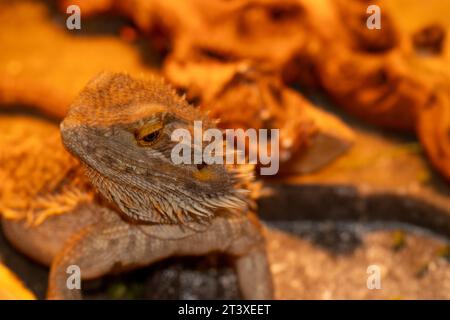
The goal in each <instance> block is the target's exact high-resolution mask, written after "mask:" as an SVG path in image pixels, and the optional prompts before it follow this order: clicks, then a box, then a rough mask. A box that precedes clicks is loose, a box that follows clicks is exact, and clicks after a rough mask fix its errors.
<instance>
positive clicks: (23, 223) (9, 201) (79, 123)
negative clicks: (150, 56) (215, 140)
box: [0, 73, 273, 299]
mask: <svg viewBox="0 0 450 320" xmlns="http://www.w3.org/2000/svg"><path fill="white" fill-rule="evenodd" d="M196 120H201V121H202V122H203V126H204V127H205V128H212V127H214V122H213V121H212V120H210V119H208V118H207V117H206V116H205V115H203V114H202V113H201V112H200V111H199V110H198V109H197V108H194V107H193V106H191V105H189V103H188V102H186V101H185V100H184V99H183V98H182V97H180V96H178V95H177V94H176V92H175V91H174V90H173V89H171V88H170V87H169V86H167V85H166V84H165V83H164V82H163V81H162V80H160V79H157V78H153V79H135V78H132V77H130V76H128V75H125V74H113V73H102V74H100V75H98V76H97V77H96V78H94V79H93V80H91V81H90V82H89V83H88V85H87V86H86V87H85V88H84V89H83V91H82V92H81V93H80V95H79V96H78V98H76V99H75V101H74V102H73V103H72V105H71V106H70V109H69V112H68V114H67V116H66V117H65V118H64V120H63V121H62V123H61V125H60V134H59V132H58V130H57V128H54V127H52V126H50V125H45V124H40V125H39V126H33V125H29V124H27V123H26V121H25V123H19V122H17V124H16V125H15V124H14V121H10V120H9V122H8V123H9V128H8V127H7V126H5V135H4V136H3V138H2V141H1V143H2V145H1V148H2V150H3V152H2V153H1V156H0V164H1V166H0V168H1V170H0V175H1V178H2V181H3V182H2V183H3V185H2V187H1V190H2V194H1V196H0V200H1V202H0V212H2V214H3V215H4V217H5V218H4V219H2V226H3V230H4V233H5V236H6V237H7V239H8V240H9V241H10V242H11V243H12V244H13V245H14V246H15V247H17V248H18V249H19V250H21V251H22V252H24V253H25V254H27V255H28V256H30V257H32V258H34V259H35V260H37V261H40V262H42V263H44V264H47V265H50V276H49V283H48V292H47V297H48V298H49V299H79V298H81V290H80V289H69V287H68V285H67V279H68V277H69V274H68V268H69V267H70V266H77V267H79V270H80V271H81V278H82V279H92V278H97V277H101V276H103V275H105V274H108V273H109V272H111V271H113V270H114V271H115V270H128V269H131V268H136V267H141V266H146V265H149V264H151V263H153V262H155V261H158V260H161V259H164V258H167V257H170V256H183V255H204V254H207V253H209V252H221V253H224V254H227V255H231V256H232V257H234V259H235V266H236V272H237V277H238V281H239V286H240V290H241V293H242V297H243V298H245V299H270V298H272V294H273V289H272V281H271V274H270V270H269V263H268V260H267V256H266V252H265V245H264V237H263V235H262V226H261V225H260V224H259V222H258V219H257V217H256V215H255V214H254V213H253V212H254V203H253V201H252V194H253V193H252V191H251V190H252V189H253V190H254V189H255V188H253V187H252V185H254V182H252V177H251V176H252V170H251V168H249V166H245V165H239V166H237V165H222V164H212V165H206V164H201V165H196V164H181V165H176V164H174V163H173V162H172V161H171V156H170V154H171V150H172V148H173V146H174V145H175V144H176V142H174V141H172V140H171V133H172V132H173V130H175V129H177V128H184V129H186V130H189V131H192V130H193V123H194V121H196ZM28 121H31V120H28ZM2 125H3V124H2ZM2 128H3V127H2ZM67 151H68V152H67Z"/></svg>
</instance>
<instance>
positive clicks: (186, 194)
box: [61, 73, 251, 224]
mask: <svg viewBox="0 0 450 320" xmlns="http://www.w3.org/2000/svg"><path fill="white" fill-rule="evenodd" d="M194 121H202V124H203V127H204V128H212V127H213V123H212V122H211V121H210V120H209V119H207V117H205V116H204V115H203V114H202V113H200V111H199V110H198V109H197V108H194V107H193V106H191V105H189V104H188V103H187V102H186V101H185V100H184V98H182V97H179V96H178V95H177V94H176V93H175V91H174V90H173V89H172V88H170V87H169V86H168V85H166V84H165V83H164V82H163V81H162V80H160V79H156V78H151V79H146V80H143V79H134V78H131V77H129V76H128V75H124V74H112V73H102V74H100V75H99V76H97V77H96V78H94V79H93V80H91V81H90V82H89V83H88V85H87V86H86V87H85V89H83V90H82V92H81V93H80V95H79V96H78V98H77V99H76V100H75V101H74V102H73V104H72V105H71V107H70V110H69V113H68V115H67V117H66V118H65V119H64V121H63V122H62V123H61V136H62V140H63V143H64V145H65V147H66V148H67V149H68V150H69V152H71V153H72V154H73V155H74V156H75V157H77V158H78V159H79V160H80V162H81V164H82V165H83V166H84V167H85V169H86V174H87V176H88V178H89V180H90V181H91V183H92V184H93V186H94V187H95V188H96V189H97V191H98V192H99V193H100V194H101V195H102V196H103V197H104V198H106V199H107V200H109V201H110V202H112V203H114V204H115V205H116V206H117V207H118V208H119V209H120V211H121V212H122V213H124V214H125V215H126V216H128V217H130V218H132V219H135V220H138V221H145V222H155V223H169V224H170V223H173V224H175V223H188V222H196V221H200V222H206V221H209V219H210V218H212V217H213V216H214V215H215V214H216V212H218V210H219V209H221V208H227V209H234V210H242V209H245V208H246V207H247V205H248V203H249V201H248V195H247V194H248V191H247V190H246V189H245V185H246V183H248V181H250V179H251V170H249V168H248V166H247V168H246V167H245V166H233V167H231V166H230V165H224V164H211V165H205V164H204V163H203V164H201V165H198V164H194V163H192V164H189V163H181V164H175V163H174V162H173V161H172V158H171V153H172V150H173V148H174V147H175V146H176V145H177V144H178V143H179V142H178V141H172V132H173V131H174V130H176V129H180V128H181V129H186V130H187V131H188V132H193V130H194V129H193V127H194Z"/></svg>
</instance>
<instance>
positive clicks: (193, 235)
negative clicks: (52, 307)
mask: <svg viewBox="0 0 450 320" xmlns="http://www.w3.org/2000/svg"><path fill="white" fill-rule="evenodd" d="M114 216H116V214H113V215H112V216H111V217H110V218H109V219H110V220H111V221H108V222H101V223H98V224H96V225H92V226H89V227H87V228H85V229H83V230H82V231H81V232H80V233H78V234H77V235H75V236H74V237H72V238H71V239H70V240H69V241H68V243H67V245H66V247H65V248H64V249H63V250H62V252H61V253H60V254H58V256H57V257H56V258H55V260H54V262H53V263H52V267H51V272H50V278H49V290H48V298H50V299H79V298H81V293H80V290H76V289H68V287H67V285H66V282H67V278H68V274H67V271H66V270H67V268H68V267H69V266H70V265H77V266H78V267H79V268H80V271H81V277H82V279H92V278H96V277H100V276H102V275H105V274H107V273H108V272H109V271H110V270H111V269H113V268H114V267H117V268H119V269H120V268H126V269H128V268H130V267H137V266H145V265H149V264H151V263H153V262H155V261H158V260H161V259H164V258H167V257H170V256H185V255H203V254H207V253H209V252H214V251H216V252H217V251H218V252H223V253H226V254H230V255H232V256H233V257H235V258H236V267H237V274H238V280H239V284H240V288H241V292H242V295H243V297H244V298H245V299H270V298H272V282H271V275H270V270H269V265H268V262H267V257H266V254H265V248H264V243H263V238H262V236H261V233H260V230H259V228H258V226H257V225H256V224H255V223H254V221H251V219H249V218H248V215H240V216H238V217H217V218H215V219H213V220H212V221H211V224H210V225H209V226H208V227H207V228H206V229H204V230H202V231H193V230H192V229H187V230H183V229H180V227H179V226H170V227H166V226H164V227H163V229H161V226H158V225H156V226H155V225H139V224H130V223H128V222H125V221H123V220H121V219H120V218H119V217H118V216H117V217H114ZM167 228H172V230H168V229H167Z"/></svg>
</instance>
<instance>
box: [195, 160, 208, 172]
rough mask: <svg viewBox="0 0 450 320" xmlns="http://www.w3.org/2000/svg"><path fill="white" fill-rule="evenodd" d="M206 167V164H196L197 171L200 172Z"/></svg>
mask: <svg viewBox="0 0 450 320" xmlns="http://www.w3.org/2000/svg"><path fill="white" fill-rule="evenodd" d="M206 166H207V164H206V163H205V162H204V161H203V162H202V163H199V164H197V170H198V171H200V170H202V169H203V168H204V167H206Z"/></svg>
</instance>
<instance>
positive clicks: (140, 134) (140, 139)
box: [136, 123, 163, 147]
mask: <svg viewBox="0 0 450 320" xmlns="http://www.w3.org/2000/svg"><path fill="white" fill-rule="evenodd" d="M162 129H163V127H162V124H161V123H154V124H150V125H146V126H144V127H142V128H141V129H140V130H139V131H137V132H136V140H137V143H138V144H139V145H140V146H144V147H148V146H150V145H152V144H154V143H155V142H156V141H157V140H158V138H159V137H160V136H161V131H162Z"/></svg>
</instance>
